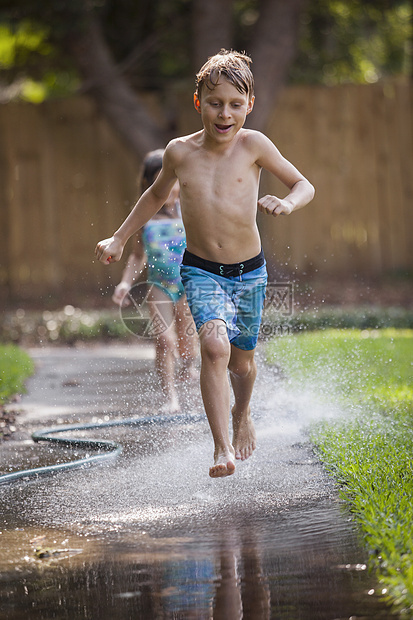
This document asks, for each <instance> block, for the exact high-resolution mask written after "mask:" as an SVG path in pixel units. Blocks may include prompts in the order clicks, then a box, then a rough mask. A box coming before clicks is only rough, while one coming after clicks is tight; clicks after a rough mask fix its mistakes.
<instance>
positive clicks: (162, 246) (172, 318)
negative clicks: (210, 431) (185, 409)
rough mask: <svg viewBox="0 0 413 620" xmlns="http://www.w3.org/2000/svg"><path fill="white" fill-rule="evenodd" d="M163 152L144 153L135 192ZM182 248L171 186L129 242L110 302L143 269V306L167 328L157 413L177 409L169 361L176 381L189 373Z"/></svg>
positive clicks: (160, 340) (124, 293) (159, 342)
mask: <svg viewBox="0 0 413 620" xmlns="http://www.w3.org/2000/svg"><path fill="white" fill-rule="evenodd" d="M163 152H164V151H163V150H162V149H159V150H156V151H152V152H150V153H148V154H147V156H146V157H145V159H144V162H143V172H142V181H141V192H142V193H143V192H144V191H145V190H146V189H147V188H148V187H149V186H150V185H152V183H153V182H154V180H155V179H156V177H157V175H158V174H159V172H160V170H161V168H162V156H163ZM185 247H186V241H185V231H184V227H183V223H182V219H181V216H180V207H179V184H178V183H175V185H174V187H173V189H172V191H171V193H170V195H169V197H168V199H167V200H166V202H165V204H164V205H163V206H162V207H161V209H160V210H159V211H158V213H157V214H156V215H155V216H154V217H153V218H152V219H151V220H150V221H149V222H147V224H146V225H145V226H144V227H143V228H141V229H140V230H139V231H138V233H137V234H136V235H134V238H133V249H132V252H131V254H130V256H129V258H128V261H127V263H126V266H125V269H124V271H123V274H122V280H121V281H120V282H119V284H118V285H117V286H116V288H115V291H114V293H113V296H112V299H113V301H114V302H115V303H117V304H118V305H119V306H122V305H123V306H126V305H129V304H130V300H129V297H128V293H129V290H130V288H131V286H132V284H133V283H134V281H135V280H136V279H137V277H138V276H139V274H140V273H141V272H142V268H143V266H144V264H145V262H146V264H147V270H148V278H147V279H148V283H149V287H150V288H149V294H148V305H149V309H150V312H151V316H152V318H154V317H155V316H156V315H157V314H159V313H161V314H162V319H163V323H164V324H165V325H167V326H169V327H168V329H166V330H165V331H162V332H161V333H159V334H158V335H157V336H156V337H155V367H156V370H157V372H158V374H159V377H160V379H161V385H162V390H163V393H164V395H165V397H166V403H165V405H164V406H163V407H162V408H161V412H162V413H176V412H177V411H179V410H180V403H179V399H178V394H177V390H176V387H175V358H176V354H177V352H178V353H179V356H180V358H181V363H182V368H181V373H180V374H181V378H182V379H190V378H192V377H193V374H194V373H195V369H194V360H195V356H196V330H195V325H194V323H193V320H192V317H191V313H190V311H189V308H188V304H187V302H186V297H185V292H184V288H183V286H182V282H181V278H180V273H179V266H180V264H181V262H182V256H183V253H184V250H185Z"/></svg>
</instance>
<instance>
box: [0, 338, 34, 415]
mask: <svg viewBox="0 0 413 620" xmlns="http://www.w3.org/2000/svg"><path fill="white" fill-rule="evenodd" d="M33 371H34V364H33V361H32V359H31V358H30V357H29V355H28V354H27V353H26V352H25V351H23V350H22V349H19V348H18V347H16V346H15V345H12V344H9V345H0V404H1V403H4V402H6V401H7V400H8V399H9V398H10V397H11V396H13V395H14V394H17V393H19V392H21V391H22V390H23V386H24V381H25V380H26V379H27V377H29V376H30V375H31V374H32V373H33Z"/></svg>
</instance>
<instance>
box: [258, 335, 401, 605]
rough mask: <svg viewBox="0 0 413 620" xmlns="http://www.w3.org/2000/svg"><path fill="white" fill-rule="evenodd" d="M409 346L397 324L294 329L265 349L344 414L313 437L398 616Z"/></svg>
mask: <svg viewBox="0 0 413 620" xmlns="http://www.w3.org/2000/svg"><path fill="white" fill-rule="evenodd" d="M412 351H413V331H412V330H394V329H386V330H326V331H323V332H311V333H305V334H297V335H295V336H289V337H287V338H279V339H278V340H277V341H276V342H273V343H271V344H270V346H269V350H268V356H269V359H270V361H273V362H277V363H278V364H280V363H281V365H282V366H283V368H284V370H285V371H286V372H287V373H289V376H290V381H291V382H292V384H293V385H302V384H303V382H304V383H305V384H307V385H308V386H310V385H311V386H312V387H315V389H318V390H319V392H320V393H321V392H322V393H324V394H325V395H327V396H325V398H326V399H328V400H329V401H330V402H332V401H335V400H336V399H339V401H340V402H341V405H342V407H343V409H344V410H345V411H346V412H347V413H346V418H345V419H343V418H340V419H338V420H335V421H331V420H329V421H323V422H321V423H318V424H316V425H314V426H313V428H312V429H311V439H312V441H313V443H314V444H315V446H316V452H317V453H318V455H319V457H320V458H321V460H322V461H323V462H324V464H325V466H326V468H327V469H328V470H329V471H330V472H331V473H332V474H333V475H334V477H335V478H336V480H337V482H338V484H339V487H340V494H341V497H342V498H343V499H344V500H345V501H346V502H347V503H348V505H349V508H350V510H351V512H352V513H353V515H354V519H355V521H356V522H357V523H358V524H359V526H360V530H361V532H362V534H363V536H364V539H365V542H366V544H367V546H368V549H369V551H370V565H371V566H372V567H373V568H375V569H376V571H377V576H378V579H379V582H380V590H379V594H381V595H382V596H383V598H385V599H386V600H387V601H388V602H389V603H390V604H391V605H392V606H393V607H394V609H395V610H396V611H397V612H398V613H400V614H401V617H411V615H412V610H413V570H412V562H411V558H412V553H413V539H412V537H411V523H412V522H413V503H412V501H411V498H412V497H413V464H412V453H413V415H412V414H413V381H412V379H413V366H412ZM350 412H353V414H352V415H351V413H350Z"/></svg>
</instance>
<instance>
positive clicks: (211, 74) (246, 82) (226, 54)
mask: <svg viewBox="0 0 413 620" xmlns="http://www.w3.org/2000/svg"><path fill="white" fill-rule="evenodd" d="M251 63H252V60H251V58H250V57H249V56H247V55H246V54H243V53H241V52H236V51H234V50H225V49H221V51H220V52H219V53H218V54H215V56H211V57H210V58H208V60H207V61H206V63H205V64H204V65H203V66H202V67H201V69H200V70H199V71H198V73H197V74H196V78H195V84H196V90H195V93H196V95H197V97H200V95H201V91H202V88H203V87H204V86H206V87H207V88H208V89H209V90H213V89H214V88H215V86H216V85H217V84H218V82H219V78H220V77H221V76H223V77H224V78H225V79H227V80H228V82H230V83H231V84H233V85H234V86H235V88H236V89H237V90H239V92H240V93H245V94H246V95H247V96H248V99H249V100H251V97H252V96H253V95H254V76H253V75H252V71H251V69H250V65H251Z"/></svg>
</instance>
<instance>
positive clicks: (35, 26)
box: [0, 0, 413, 102]
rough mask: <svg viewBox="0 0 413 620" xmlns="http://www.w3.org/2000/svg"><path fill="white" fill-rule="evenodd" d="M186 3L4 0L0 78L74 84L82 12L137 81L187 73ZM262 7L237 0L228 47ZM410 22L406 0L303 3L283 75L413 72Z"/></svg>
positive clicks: (353, 76) (354, 77) (323, 79)
mask: <svg viewBox="0 0 413 620" xmlns="http://www.w3.org/2000/svg"><path fill="white" fill-rule="evenodd" d="M192 8H193V5H192V3H191V1H190V0H140V2H132V1H131V0H89V1H88V2H87V3H86V2H84V0H72V1H71V2H68V1H67V0H19V2H18V3H16V2H15V1H12V0H3V2H2V5H1V7H0V71H1V73H2V82H3V83H6V84H15V82H16V80H17V81H18V83H20V80H21V81H22V84H23V85H24V88H18V89H14V90H13V92H17V93H18V96H19V97H23V98H26V99H29V100H31V101H34V102H38V101H41V100H42V99H44V98H46V97H53V96H56V95H65V94H68V93H71V92H73V91H74V90H76V89H77V88H78V86H79V82H80V79H79V76H78V75H77V70H76V68H75V65H74V63H73V61H72V58H71V56H70V53H69V52H68V45H67V42H68V40H70V39H71V38H72V37H73V35H74V34H75V33H76V32H79V31H80V30H81V29H82V27H83V25H84V20H85V18H86V17H87V13H88V12H93V13H95V14H96V15H97V16H98V17H99V19H100V21H101V23H102V28H103V32H104V36H105V38H106V41H107V43H108V47H109V49H110V52H111V53H112V55H113V57H114V59H115V61H116V62H117V63H118V66H119V71H120V72H121V73H122V74H123V75H124V76H125V77H126V78H127V79H128V80H129V81H130V83H131V84H132V85H133V86H134V87H136V88H139V89H150V90H153V89H163V88H165V87H166V86H167V85H168V83H169V82H170V81H171V80H174V81H176V80H180V81H181V80H189V79H190V80H192V79H193V72H194V67H193V66H192V62H191V58H192V57H193V53H192V52H193V45H194V41H193V21H192V20H193V16H192ZM222 10H226V8H225V7H223V9H222ZM260 10H261V1H260V0H234V2H233V4H232V18H233V31H234V36H233V46H234V47H236V48H238V49H245V50H247V51H248V52H251V47H252V45H253V37H254V26H255V24H256V22H257V20H258V18H259V15H260ZM219 17H220V16H219V15H218V16H217V19H219ZM412 28H413V26H412V4H411V2H410V1H409V0H395V1H394V2H390V1H389V0H367V1H364V0H350V1H349V2H347V1H345V0H312V1H311V2H309V3H307V5H306V7H305V8H304V9H303V11H302V15H301V28H300V36H299V50H298V54H297V58H296V60H295V62H294V64H293V66H292V69H291V72H290V81H292V82H300V83H302V82H305V83H322V84H327V85H331V84H338V83H342V82H357V83H368V82H374V81H376V80H377V79H379V78H381V77H383V76H386V75H394V74H405V75H410V74H411V72H412V39H413V36H412V35H413V32H412ZM171 52H172V53H171Z"/></svg>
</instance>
